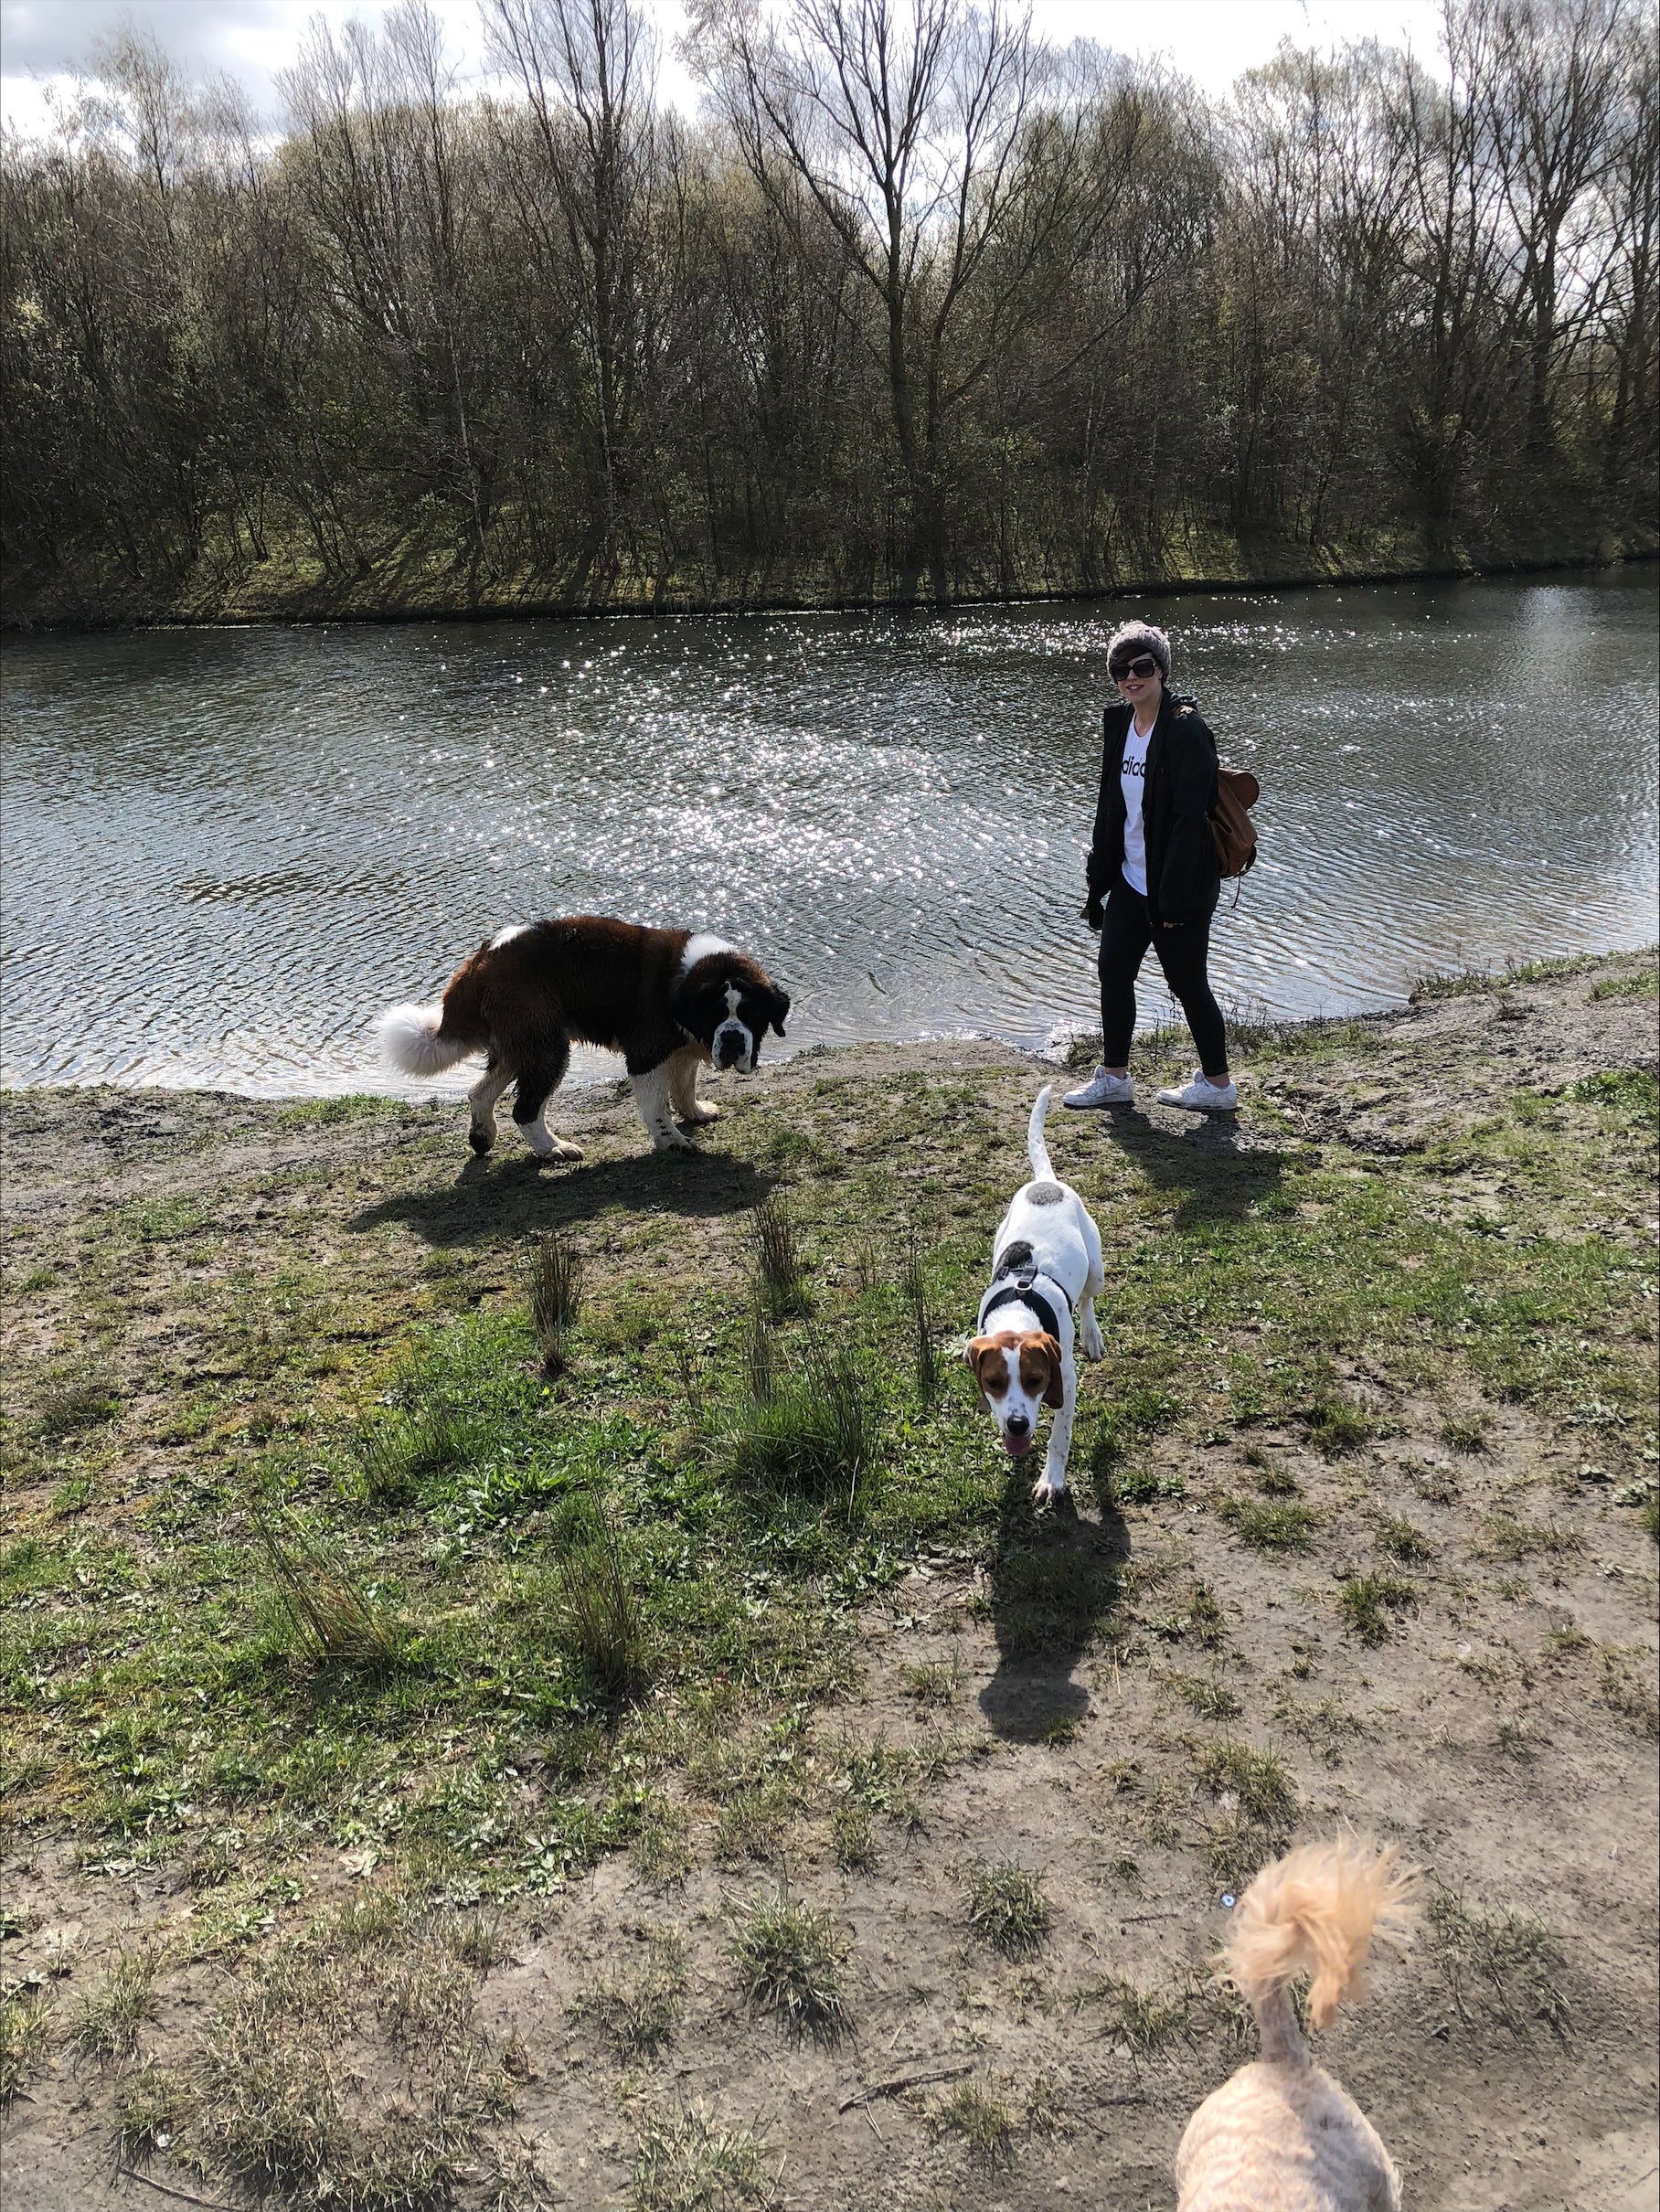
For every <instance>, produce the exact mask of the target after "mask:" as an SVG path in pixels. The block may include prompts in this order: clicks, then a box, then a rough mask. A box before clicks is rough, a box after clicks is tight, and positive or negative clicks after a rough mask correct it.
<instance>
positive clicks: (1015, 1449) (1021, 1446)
mask: <svg viewBox="0 0 1660 2212" xmlns="http://www.w3.org/2000/svg"><path fill="white" fill-rule="evenodd" d="M1036 1442H1037V1438H1036V1437H1031V1436H1027V1437H1023V1438H1022V1439H1021V1440H1020V1441H1019V1442H1018V1443H1016V1441H1015V1439H1014V1438H1013V1437H1012V1436H1006V1437H1005V1438H1004V1440H1003V1449H1004V1450H1005V1451H1006V1452H1007V1453H1008V1455H1009V1457H1010V1459H1012V1460H1023V1459H1024V1458H1025V1457H1026V1455H1027V1452H1029V1451H1030V1450H1031V1448H1032V1446H1033V1445H1034V1444H1035V1443H1036Z"/></svg>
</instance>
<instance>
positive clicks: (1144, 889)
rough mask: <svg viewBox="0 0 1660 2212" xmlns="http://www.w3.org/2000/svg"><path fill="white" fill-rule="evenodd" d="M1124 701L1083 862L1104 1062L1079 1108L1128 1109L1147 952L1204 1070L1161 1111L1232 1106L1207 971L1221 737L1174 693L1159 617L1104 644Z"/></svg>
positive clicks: (1072, 1096)
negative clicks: (1096, 956)
mask: <svg viewBox="0 0 1660 2212" xmlns="http://www.w3.org/2000/svg"><path fill="white" fill-rule="evenodd" d="M1107 674H1108V675H1110V676H1111V677H1112V681H1113V682H1114V683H1115V684H1116V685H1117V686H1118V690H1119V703H1118V704H1117V705H1116V706H1113V707H1108V708H1107V711H1106V720H1105V733H1106V741H1105V744H1104V746H1103V748H1102V751H1101V802H1100V804H1099V805H1098V806H1097V807H1096V809H1095V834H1094V837H1093V839H1092V840H1091V846H1090V851H1089V854H1088V856H1087V858H1086V860H1085V864H1084V877H1085V881H1086V882H1087V884H1088V886H1089V894H1090V895H1089V897H1088V899H1085V901H1084V909H1083V915H1084V920H1086V921H1087V922H1088V923H1089V925H1090V927H1091V929H1092V930H1099V931H1101V958H1100V962H1099V963H1098V964H1099V967H1100V970H1101V1066H1100V1067H1099V1068H1097V1069H1096V1070H1095V1073H1094V1074H1093V1075H1092V1076H1091V1079H1090V1080H1089V1081H1088V1082H1087V1083H1086V1084H1085V1085H1084V1086H1083V1088H1082V1090H1072V1091H1069V1092H1068V1093H1067V1099H1066V1103H1067V1104H1068V1105H1069V1106H1072V1107H1089V1106H1127V1105H1129V1104H1130V1102H1131V1100H1132V1099H1133V1096H1134V1090H1133V1085H1132V1083H1131V1081H1130V1041H1131V1039H1132V1037H1133V1036H1134V1034H1135V978H1136V975H1137V973H1139V971H1140V968H1141V964H1142V962H1143V960H1144V958H1145V957H1146V952H1147V947H1148V945H1149V944H1151V945H1152V946H1153V948H1154V950H1155V952H1156V953H1157V954H1158V964H1159V966H1160V967H1161V968H1162V969H1163V970H1164V972H1165V982H1166V983H1167V984H1169V986H1170V989H1171V993H1172V994H1173V995H1174V996H1175V998H1176V1001H1177V1002H1178V1004H1179V1005H1180V1006H1181V1009H1182V1012H1183V1013H1184V1014H1185V1015H1186V1017H1187V1026H1188V1028H1189V1029H1191V1030H1192V1032H1193V1041H1194V1043H1195V1044H1196V1045H1197V1047H1198V1055H1199V1066H1198V1072H1197V1074H1196V1075H1195V1076H1194V1078H1193V1080H1192V1081H1191V1082H1189V1083H1184V1084H1183V1085H1182V1086H1181V1087H1180V1089H1179V1090H1161V1091H1160V1092H1159V1094H1158V1101H1159V1104H1160V1105H1161V1106H1185V1107H1186V1108H1187V1109H1188V1111H1190V1112H1192V1113H1231V1112H1232V1111H1233V1110H1234V1108H1235V1107H1236V1106H1237V1105H1238V1104H1239V1102H1240V1100H1239V1092H1238V1091H1237V1090H1235V1088H1234V1085H1233V1081H1232V1079H1231V1078H1230V1077H1229V1072H1228V1040H1227V1037H1226V1035H1225V1033H1224V1031H1223V1027H1222V1010H1221V1008H1220V1007H1219V1006H1218V1005H1217V1003H1216V996H1215V994H1214V993H1213V992H1212V990H1211V988H1210V982H1209V978H1208V975H1207V973H1206V967H1207V963H1208V959H1209V954H1210V917H1211V915H1212V913H1213V912H1214V911H1215V909H1216V902H1217V896H1218V892H1219V890H1220V889H1221V882H1222V872H1221V868H1220V867H1219V866H1218V861H1217V853H1216V845H1215V842H1214V841H1213V839H1212V837H1211V835H1210V809H1211V807H1212V805H1213V804H1214V803H1215V801H1216V740H1215V739H1213V738H1212V736H1211V734H1210V732H1209V730H1208V729H1207V728H1206V727H1205V725H1204V723H1203V721H1202V720H1201V719H1200V718H1199V715H1198V712H1197V708H1196V707H1194V706H1193V704H1192V702H1191V700H1187V699H1182V698H1178V697H1176V694H1175V693H1174V692H1172V691H1171V690H1169V689H1168V685H1169V682H1170V640H1169V639H1168V638H1167V637H1166V636H1165V633H1164V632H1163V631H1162V630H1155V628H1154V627H1153V625H1152V623H1151V622H1126V623H1125V624H1124V626H1123V629H1122V630H1120V631H1118V632H1117V633H1115V635H1114V636H1113V638H1112V643H1110V644H1109V645H1108V647H1107Z"/></svg>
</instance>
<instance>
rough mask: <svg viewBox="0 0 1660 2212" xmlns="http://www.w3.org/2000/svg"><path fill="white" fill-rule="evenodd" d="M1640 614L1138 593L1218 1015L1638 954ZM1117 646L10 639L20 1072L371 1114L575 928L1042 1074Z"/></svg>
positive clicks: (1069, 959)
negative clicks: (358, 1097)
mask: <svg viewBox="0 0 1660 2212" xmlns="http://www.w3.org/2000/svg"><path fill="white" fill-rule="evenodd" d="M1657 604H1660V595H1657V593H1656V587H1655V571H1654V569H1652V568H1645V569H1637V570H1623V571H1615V572H1599V573H1598V574H1595V575H1584V576H1575V577H1572V578H1568V579H1563V578H1552V579H1551V580H1549V581H1548V582H1542V583H1540V582H1526V581H1524V582H1516V581H1510V580H1506V581H1491V580H1489V581H1482V582H1473V583H1463V584H1446V583H1422V584H1406V585H1392V586H1386V587H1378V588H1368V589H1355V588H1349V589H1346V590H1342V591H1335V592H1332V591H1327V592H1279V593H1266V592H1265V593H1260V594H1254V595H1249V596H1246V595H1229V596H1218V597H1216V598H1200V597H1192V598H1182V599H1172V600H1167V601H1157V600H1154V599H1147V600H1143V601H1137V602H1135V611H1139V612H1144V613H1146V614H1147V615H1149V616H1150V617H1151V618H1152V619H1155V620H1158V621H1162V622H1165V625H1166V627H1167V628H1168V629H1169V630H1170V632H1171V634H1172V636H1173V638H1174V640H1175V642H1176V656H1177V657H1176V675H1177V680H1178V682H1179V683H1180V684H1181V685H1182V686H1184V687H1186V688H1189V689H1191V690H1194V691H1196V692H1197V694H1198V696H1199V697H1200V699H1201V702H1202V704H1203V706H1204V708H1205V711H1206V714H1207V717H1208V719H1209V720H1210V722H1211V725H1212V727H1213V728H1215V729H1216V730H1217V732H1218V737H1219V739H1221V742H1222V748H1223V753H1224V757H1225V758H1228V759H1230V760H1234V761H1236V762H1238V763H1239V764H1240V765H1241V766H1249V767H1250V768H1251V769H1253V770H1254V771H1256V773H1257V774H1258V775H1259V777H1260V778H1261V782H1262V786H1263V797H1262V802H1261V806H1260V808H1259V810H1258V815H1259V824H1260V828H1261V837H1262V859H1261V865H1260V866H1259V867H1258V868H1257V869H1256V871H1255V873H1254V874H1253V875H1252V876H1251V877H1250V879H1249V881H1248V883H1247V884H1246V886H1245V889H1244V894H1243V897H1242V899H1241V900H1240V905H1239V908H1238V909H1237V911H1234V912H1231V913H1229V914H1226V915H1224V916H1223V917H1221V918H1219V920H1218V928H1217V932H1216V942H1217V962H1216V967H1217V972H1218V977H1219V983H1220V986H1221V988H1222V990H1223V992H1224V993H1225V994H1229V995H1231V996H1232V997H1233V998H1234V999H1235V1000H1236V1001H1238V1002H1241V1003H1250V1004H1251V1005H1255V1006H1257V1007H1260V1008H1261V1009H1264V1010H1268V1011H1272V1012H1273V1013H1276V1014H1283V1015H1296V1014H1304V1013H1313V1012H1318V1011H1334V1010H1336V1009H1339V1008H1344V1007H1353V1006H1357V1005H1378V1004H1380V1003H1386V1002H1388V1001H1389V1000H1390V999H1393V998H1396V997H1398V996H1399V994H1401V993H1402V992H1403V991H1404V990H1405V989H1406V988H1407V987H1408V985H1409V984H1410V982H1411V980H1412V978H1413V977H1414V976H1415V975H1416V974H1418V973H1421V972H1422V971H1423V970H1425V969H1429V968H1442V967H1447V966H1451V965H1453V964H1456V963H1462V962H1493V961H1497V960H1501V959H1503V958H1505V957H1507V956H1519V957H1526V956H1528V955H1533V954H1538V953H1544V952H1574V951H1579V950H1582V949H1591V948H1599V947H1606V946H1612V945H1622V944H1634V943H1640V942H1643V941H1647V940H1650V939H1652V938H1653V936H1654V934H1655V871H1656V793H1655V718H1656V640H1655V622H1656V611H1657ZM1125 611H1126V606H1125V602H1123V601H1114V602H1111V603H1101V604H1089V605H1082V606H1080V605H1053V604H1051V605H1045V606H1036V607H1022V608H998V609H993V610H974V611H963V612H962V613H958V614H954V615H950V616H945V617H931V616H929V617H915V618H906V617H896V616H878V617H875V618H862V617H855V616H844V615H790V616H768V617H754V618H750V619H749V620H743V621H736V620H733V621H676V622H559V621H534V622H522V623H516V624H489V625H474V624H460V623H431V624H424V625H419V626H410V627H399V628H385V629H379V628H377V629H364V628H345V629H342V628H328V627H325V628H316V629H291V630H257V629H250V630H216V631H173V632H153V633H141V634H101V635H94V636H66V635H44V636H38V637H26V638H14V639H12V640H10V641H9V642H8V648H7V652H6V654H5V676H4V698H5V721H6V751H5V808H4V816H3V831H4V878H3V883H0V916H3V920H4V931H5V954H6V989H5V1006H4V1054H3V1073H4V1079H5V1082H7V1083H8V1084H18V1083H42V1082H88V1081H95V1080H97V1081H114V1082H122V1083H203V1084H212V1085H217V1086H220V1087H223V1088H227V1089H231V1090H246V1091H254V1092H264V1093H282V1092H291V1091H331V1090H351V1089H363V1088H374V1089H386V1088H390V1087H392V1086H391V1085H390V1083H389V1082H388V1079H387V1078H385V1077H384V1076H383V1075H382V1073H381V1072H380V1070H379V1069H378V1068H377V1066H376V1063H375V1060H374V1057H373V1051H372V1047H371V1043H370V1029H371V1025H372V1022H373V1019H374V1016H375V1015H376V1014H377V1013H378V1010H379V1009H380V1008H381V1006H383V1005H386V1004H387V1003H388V1002H389V1001H390V1000H392V999H394V998H401V997H406V996H412V995H423V996H424V995H427V994H430V993H431V992H432V991H433V990H434V989H435V988H436V987H437V986H438V985H440V984H442V981H443V979H444V977H445V976H446V975H447V974H448V973H449V971H450V969H451V968H452V966H453V965H454V963H455V961H456V960H457V958H458V957H459V956H460V954H461V953H462V952H464V951H466V950H467V949H469V948H470V947H471V946H472V945H473V944H474V943H476V942H477V941H478V940H479V939H480V938H482V937H483V936H484V935H486V934H487V933H489V932H490V931H493V930H495V928H497V927H498V926H499V925H500V924H501V923H503V922H505V921H511V920H524V919H527V918H530V917H534V916H536V915H538V914H546V913H554V912H559V911H565V912H572V911H580V910H583V909H594V910H600V911H604V912H612V913H619V914H627V915H633V916H636V917H639V918H641V919H644V920H674V921H681V922H685V923H687V924H693V923H696V924H699V925H703V926H707V927H709V928H713V929H717V930H720V931H725V932H726V933H727V934H729V935H730V936H732V937H734V938H736V939H738V940H740V941H742V942H743V943H744V944H746V945H747V946H749V947H750V948H751V949H753V950H754V951H755V952H757V953H758V954H759V955H760V956H761V959H762V960H764V961H765V962H767V964H768V965H769V966H770V967H771V969H772V970H773V972H774V973H775V974H776V975H777V976H778V978H779V979H780V980H781V982H782V983H783V984H785V986H786V987H787V988H788V989H789V990H790V992H791V993H792V994H793V998H794V1001H795V1011H794V1014H793V1016H792V1019H791V1024H790V1041H791V1045H792V1046H793V1047H799V1046H801V1045H803V1044H807V1043H813V1042H816V1041H819V1040H825V1041H829V1042H832V1043H835V1042H840V1041H845V1040H847V1039H851V1038H858V1037H890V1038H904V1037H917V1036H922V1035H938V1034H942V1033H949V1032H952V1031H981V1032H985V1033H989V1034H992V1035H996V1036H1001V1037H1010V1038H1013V1039H1015V1040H1016V1041H1018V1042H1021V1043H1024V1044H1027V1045H1037V1044H1040V1043H1042V1041H1043V1040H1044V1039H1045V1038H1046V1037H1048V1036H1049V1035H1050V1034H1051V1033H1052V1032H1053V1031H1054V1030H1055V1029H1056V1027H1057V1026H1059V1025H1060V1024H1063V1023H1066V1022H1080V1021H1082V1022H1087V1021H1089V1020H1091V1017H1092V1014H1093V1009H1094V977H1093V966H1092V952H1093V941H1092V940H1091V938H1089V936H1088V935H1087V933H1086V931H1084V929H1083V926H1082V924H1081V923H1080V921H1079V920H1078V919H1077V908H1078V904H1079V899H1080V849H1081V846H1082V845H1083V843H1084V841H1085V839H1086V837H1087V835H1088V830H1089V823H1090V817H1091V810H1092V806H1093V802H1094V791H1095V782H1096V778H1097V774H1098V771H1099V761H1100V708H1101V702H1102V700H1103V698H1104V697H1105V695H1106V692H1107V688H1108V686H1107V682H1106V674H1105V654H1104V646H1105V641H1106V637H1107V634H1108V632H1109V630H1110V628H1111V626H1112V623H1113V622H1116V621H1117V620H1120V619H1122V617H1123V613H1124V612H1125ZM1144 1013H1145V1014H1146V1016H1149V1017H1152V1016H1157V1015H1159V1014H1161V1013H1165V1014H1167V1013H1168V1002H1167V1001H1166V1000H1165V999H1164V998H1163V995H1162V993H1160V992H1159V991H1157V990H1156V989H1153V988H1149V989H1148V990H1147V992H1146V993H1145V994H1144ZM587 1065H588V1067H590V1068H591V1069H595V1068H600V1067H605V1068H607V1069H609V1068H610V1066H611V1064H610V1063H608V1062H604V1061H602V1060H600V1059H597V1058H591V1059H590V1060H589V1061H588V1063H587ZM613 1071H614V1070H613Z"/></svg>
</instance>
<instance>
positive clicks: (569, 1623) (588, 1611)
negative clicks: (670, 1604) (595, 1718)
mask: <svg viewBox="0 0 1660 2212" xmlns="http://www.w3.org/2000/svg"><path fill="white" fill-rule="evenodd" d="M565 1534H566V1540H567V1544H568V1548H567V1550H566V1552H565V1555H564V1557H563V1558H561V1559H560V1561H559V1569H558V1571H557V1574H556V1577H555V1582H554V1590H555V1600H554V1609H555V1619H556V1624H557V1633H558V1636H559V1642H560V1643H561V1644H562V1645H563V1646H564V1648H565V1649H566V1650H567V1651H568V1652H569V1653H570V1654H572V1655H573V1656H574V1657H575V1658H576V1659H578V1660H580V1663H581V1664H582V1665H583V1666H584V1667H585V1668H586V1669H587V1671H588V1673H589V1675H591V1678H592V1680H593V1682H594V1683H595V1685H596V1686H598V1687H599V1688H600V1689H601V1690H602V1691H603V1692H604V1694H605V1696H607V1697H615V1698H626V1697H633V1696H638V1695H639V1693H640V1691H641V1690H643V1689H644V1686H645V1685H646V1684H647V1682H648V1681H649V1680H650V1678H651V1655H650V1644H649V1639H648V1636H647V1632H646V1625H645V1620H644V1613H643V1611H642V1610H641V1606H640V1601H639V1599H638V1598H637V1596H636V1595H635V1592H634V1587H633V1581H632V1580H631V1579H630V1577H629V1573H628V1567H627V1562H626V1561H625V1560H624V1558H623V1557H622V1549H621V1547H620V1546H619V1545H618V1542H617V1538H616V1533H615V1531H614V1530H613V1529H612V1525H611V1521H610V1519H609V1517H608V1516H607V1515H606V1513H605V1511H604V1509H603V1508H602V1507H601V1506H599V1505H590V1506H588V1507H587V1509H586V1510H583V1509H582V1508H580V1507H579V1508H577V1509H576V1510H574V1511H573V1512H571V1513H570V1514H569V1515H568V1516H567V1518H566V1521H565Z"/></svg>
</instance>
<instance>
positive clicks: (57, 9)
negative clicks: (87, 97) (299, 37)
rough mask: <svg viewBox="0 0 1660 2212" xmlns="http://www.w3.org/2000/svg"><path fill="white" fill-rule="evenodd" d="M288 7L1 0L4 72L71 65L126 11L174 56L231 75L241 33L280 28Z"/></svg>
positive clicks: (161, 0)
mask: <svg viewBox="0 0 1660 2212" xmlns="http://www.w3.org/2000/svg"><path fill="white" fill-rule="evenodd" d="M294 13H295V11H294V10H293V8H292V7H291V6H289V5H286V0H4V5H0V52H4V54H5V73H6V75H7V76H8V77H14V76H16V77H26V76H28V75H29V74H31V72H33V71H36V70H39V71H41V72H42V73H43V74H48V75H49V74H55V73H56V72H58V71H59V70H64V69H79V68H81V67H83V66H84V64H85V62H86V60H87V58H88V56H89V55H90V52H91V50H92V48H93V47H94V46H95V45H96V44H97V42H98V41H99V40H100V39H101V38H107V37H110V36H111V35H112V33H113V32H114V31H115V30H117V29H118V28H119V27H120V25H121V24H122V19H123V18H130V19H131V21H132V22H133V25H134V27H136V28H137V29H138V30H139V31H141V32H145V31H148V32H150V33H152V34H153V35H154V37H155V38H156V40H157V42H158V43H159V44H160V45H161V46H162V47H164V48H165V50H166V51H167V52H168V53H170V54H173V55H176V57H177V58H178V59H179V60H180V61H182V62H186V63H196V64H197V65H198V66H201V67H205V68H207V69H233V70H236V71H238V73H240V69H241V67H243V66H245V64H244V63H243V59H242V57H243V55H244V54H245V52H246V47H245V44H244V39H245V37H246V36H247V34H249V33H252V34H253V35H254V36H255V37H259V36H261V34H268V33H270V32H272V31H276V30H280V29H282V27H284V26H285V25H286V24H288V23H289V22H290V21H291V20H292V18H293V15H294Z"/></svg>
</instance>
